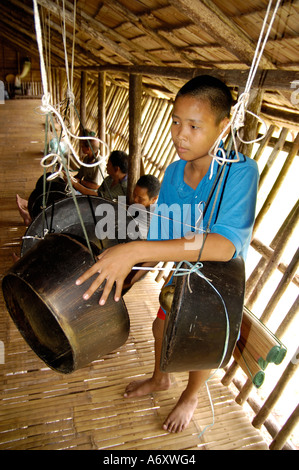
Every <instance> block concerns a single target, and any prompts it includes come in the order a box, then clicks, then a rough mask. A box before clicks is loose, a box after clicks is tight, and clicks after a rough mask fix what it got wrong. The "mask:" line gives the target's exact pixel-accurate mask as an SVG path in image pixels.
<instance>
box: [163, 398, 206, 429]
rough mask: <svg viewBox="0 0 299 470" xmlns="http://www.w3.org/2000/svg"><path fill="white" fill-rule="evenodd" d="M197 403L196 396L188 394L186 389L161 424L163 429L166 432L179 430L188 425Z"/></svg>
mask: <svg viewBox="0 0 299 470" xmlns="http://www.w3.org/2000/svg"><path fill="white" fill-rule="evenodd" d="M197 403H198V399H197V396H194V395H189V394H187V393H186V390H185V391H184V392H183V393H182V395H181V397H180V399H179V401H178V402H177V404H176V406H175V407H174V409H173V410H172V412H171V413H170V414H169V415H168V417H167V419H166V420H165V422H164V424H163V429H164V430H165V431H168V432H181V431H184V429H186V428H187V426H188V425H189V423H190V421H191V419H192V416H193V414H194V411H195V410H196V407H197Z"/></svg>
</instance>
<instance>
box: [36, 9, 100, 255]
mask: <svg viewBox="0 0 299 470" xmlns="http://www.w3.org/2000/svg"><path fill="white" fill-rule="evenodd" d="M63 6H64V2H63ZM33 11H34V22H35V30H36V38H37V44H38V50H39V57H40V69H41V78H42V85H43V97H42V105H41V110H42V112H44V113H45V115H46V116H50V117H51V119H52V125H53V129H54V131H55V133H56V129H55V125H54V123H53V115H55V116H56V118H57V119H58V121H59V123H60V125H61V135H62V133H64V136H65V140H66V143H67V145H68V147H69V149H70V150H71V152H72V154H73V155H74V157H75V159H76V161H77V163H78V164H79V165H80V166H85V167H95V166H99V165H100V164H101V163H102V161H103V160H106V157H107V155H109V147H108V145H107V144H106V143H105V142H103V141H102V140H101V139H98V138H97V137H95V136H80V137H78V136H75V135H74V134H72V133H71V132H70V131H69V130H68V129H67V127H66V125H65V123H64V120H63V119H62V117H61V115H60V113H59V112H58V110H57V109H56V107H55V106H53V105H52V104H51V94H50V93H49V88H48V80H47V73H46V67H45V61H44V54H43V44H42V29H41V24H40V17H39V11H38V5H37V0H33ZM63 11H64V14H65V9H64V10H63ZM74 15H75V13H74ZM74 18H75V16H74ZM74 33H75V22H74ZM65 36H66V34H65V21H64V34H63V43H64V49H65V57H66V41H65ZM74 36H75V34H74V35H73V38H74ZM74 44H75V42H74V40H73V57H74ZM65 62H66V73H67V82H68V101H69V102H71V103H73V102H74V99H73V93H72V91H71V86H72V80H71V81H70V78H69V71H68V61H67V59H66V60H65ZM70 137H72V138H73V139H78V140H87V141H90V140H95V141H97V142H99V143H102V144H103V145H104V146H105V148H106V149H107V155H105V156H104V157H101V156H100V157H99V158H98V159H96V161H95V162H93V163H85V162H83V161H81V160H80V157H79V156H78V154H77V152H76V150H75V148H74V146H73V144H72V142H71V139H70ZM89 145H90V144H89ZM50 159H51V160H50ZM41 165H42V166H43V168H44V170H45V169H46V168H49V167H53V166H54V165H55V166H58V170H57V171H55V172H53V173H52V174H51V175H50V176H49V177H48V178H47V179H48V180H49V181H51V180H52V179H54V178H56V177H57V176H58V175H59V174H60V173H61V171H62V169H64V170H65V173H66V176H67V181H68V186H69V188H70V191H71V195H72V197H73V200H74V204H75V207H76V210H77V212H78V217H79V220H80V223H81V226H82V229H83V233H84V236H85V238H86V243H87V246H88V248H89V250H90V253H91V255H92V258H93V259H94V255H93V252H92V249H91V246H90V242H89V238H88V235H87V231H86V228H85V225H84V221H83V219H82V216H81V213H80V209H79V206H78V202H77V198H76V194H75V191H74V188H73V186H72V183H71V178H70V175H69V170H68V166H67V164H66V160H65V158H64V156H63V154H62V151H60V146H59V144H58V150H57V152H51V153H48V154H47V155H45V156H44V157H43V158H42V160H41ZM44 204H45V199H44ZM44 204H43V205H44ZM44 207H45V205H44Z"/></svg>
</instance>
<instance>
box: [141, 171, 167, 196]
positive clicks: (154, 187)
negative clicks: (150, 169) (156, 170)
mask: <svg viewBox="0 0 299 470" xmlns="http://www.w3.org/2000/svg"><path fill="white" fill-rule="evenodd" d="M136 186H140V188H146V189H147V194H148V197H149V198H152V197H155V196H158V194H159V191H160V188H161V183H160V181H159V180H158V178H156V176H154V175H143V176H141V177H140V178H139V180H138V181H137V183H136Z"/></svg>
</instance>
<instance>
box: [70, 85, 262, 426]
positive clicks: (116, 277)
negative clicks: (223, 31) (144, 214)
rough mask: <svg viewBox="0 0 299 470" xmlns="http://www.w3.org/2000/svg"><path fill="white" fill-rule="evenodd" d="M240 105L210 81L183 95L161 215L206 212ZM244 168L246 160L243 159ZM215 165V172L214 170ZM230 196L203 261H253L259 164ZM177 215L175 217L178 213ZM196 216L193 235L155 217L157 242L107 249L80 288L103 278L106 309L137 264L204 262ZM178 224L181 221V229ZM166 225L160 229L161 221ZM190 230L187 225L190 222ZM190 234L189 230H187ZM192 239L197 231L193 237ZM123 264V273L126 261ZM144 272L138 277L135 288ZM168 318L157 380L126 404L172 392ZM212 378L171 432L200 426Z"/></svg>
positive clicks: (159, 329) (232, 170)
mask: <svg viewBox="0 0 299 470" xmlns="http://www.w3.org/2000/svg"><path fill="white" fill-rule="evenodd" d="M231 103H232V97H231V93H230V91H229V89H228V88H227V87H226V85H224V83H222V82H221V81H220V80H218V79H216V78H213V77H210V76H199V77H195V78H193V79H192V80H190V81H189V82H188V83H186V84H185V85H184V86H183V87H182V88H181V90H180V91H179V92H178V94H177V96H176V99H175V102H174V108H173V115H172V116H173V122H172V127H171V134H172V139H173V143H174V145H175V148H176V150H177V154H178V156H179V158H180V160H179V161H176V162H174V163H172V164H171V165H170V166H169V167H168V168H167V170H166V172H165V176H164V179H163V182H162V186H161V190H160V194H159V199H158V203H157V210H156V212H157V213H158V214H159V210H160V209H161V207H162V206H163V207H164V210H165V208H166V211H167V208H170V207H171V206H173V205H175V206H176V207H177V208H179V207H184V205H185V208H187V209H188V207H189V208H190V210H191V212H192V210H193V209H192V208H193V207H195V208H198V207H200V205H201V206H202V207H204V206H205V204H206V203H207V197H208V195H209V193H210V189H211V187H212V185H213V181H214V179H215V178H216V170H217V168H218V165H219V164H218V163H216V162H215V161H213V158H212V157H211V156H210V155H209V151H210V149H211V148H212V146H213V144H214V143H215V142H216V140H217V139H218V137H219V136H220V135H221V133H222V132H223V131H224V129H225V128H226V126H227V124H228V123H229V116H230V109H231ZM237 160H238V159H237ZM212 163H213V164H212ZM225 171H226V175H225V178H224V180H225V188H224V191H223V194H222V196H221V205H220V206H217V207H216V210H215V211H214V212H213V219H212V222H211V226H210V230H209V233H208V234H207V236H206V239H205V243H204V246H203V249H202V253H201V257H200V260H201V261H203V262H204V261H229V260H230V259H231V258H233V257H234V256H237V255H241V256H243V257H245V256H246V251H247V248H248V245H249V242H250V238H251V233H252V227H253V223H254V216H255V204H256V195H257V186H258V169H257V165H256V163H255V162H254V161H253V160H250V159H248V158H246V157H244V156H243V155H241V154H239V161H237V162H234V163H229V164H228V165H227V167H226V170H225ZM212 205H213V200H212V201H211V202H210V203H209V204H208V207H207V211H206V213H205V217H204V220H203V223H202V227H201V228H203V230H205V228H206V225H207V220H208V219H209V216H210V212H211V207H212ZM174 212H175V211H174ZM193 212H194V214H193V218H192V216H191V218H190V217H189V216H188V217H187V219H188V222H190V223H188V225H190V228H191V232H192V231H193V235H192V234H191V236H190V233H188V235H187V233H186V232H184V231H183V232H182V231H180V230H177V231H176V227H175V226H176V225H177V224H176V223H173V226H172V227H169V225H167V226H166V228H165V222H166V224H169V219H170V218H171V216H170V211H168V213H167V216H164V215H165V214H164V215H163V210H162V211H161V213H160V215H161V217H160V219H159V218H158V217H155V216H153V217H152V222H151V227H150V234H149V237H148V240H146V241H132V242H130V243H128V244H120V245H117V246H114V247H112V248H109V249H107V250H106V251H104V252H103V253H101V255H100V256H99V258H98V261H97V263H95V265H94V266H93V267H92V268H90V269H89V270H88V271H86V273H84V274H83V275H82V276H81V277H80V279H78V281H77V284H81V283H82V282H84V281H86V280H87V279H88V278H89V277H91V276H92V275H93V274H95V273H97V272H98V273H99V275H98V277H97V278H96V280H95V281H94V282H93V283H92V285H91V286H90V288H89V289H88V290H87V291H86V293H85V294H84V298H85V299H88V298H89V297H90V295H92V294H93V292H95V290H96V289H97V288H98V287H99V286H100V285H101V284H102V283H103V282H104V281H105V280H106V284H105V288H104V290H103V293H102V296H101V299H100V305H104V303H105V301H106V299H107V297H108V295H109V292H110V291H111V289H112V286H113V285H114V283H115V285H116V288H115V297H114V298H115V300H116V301H117V300H119V298H120V296H121V291H122V285H123V282H124V280H125V278H126V276H127V275H128V273H129V272H130V271H131V268H132V267H133V266H135V265H136V264H137V263H144V265H148V266H153V265H155V264H156V262H158V261H177V262H178V261H190V262H196V261H197V259H198V255H199V252H200V250H201V247H202V241H203V236H202V233H201V231H200V230H199V231H198V230H197V225H196V224H197V221H198V214H196V211H193ZM175 217H176V215H175V216H173V217H172V218H173V221H175ZM158 219H159V220H160V221H163V222H164V225H163V224H162V225H161V226H160V228H158V229H157V230H156V229H155V226H154V224H155V223H156V221H157V220H158ZM183 223H184V220H183ZM182 226H183V225H182ZM187 232H189V230H187ZM120 259H121V260H122V262H121V266H120V262H119V260H120ZM140 273H141V274H143V271H142V272H140V271H139V272H137V274H136V276H135V280H137V278H138V276H140V275H141V274H140ZM164 318H165V314H164V312H163V311H162V309H159V312H158V316H157V318H156V319H155V321H154V324H153V334H154V338H155V369H154V372H153V375H152V377H151V378H149V379H146V380H143V381H135V382H132V383H130V384H129V385H128V386H127V388H126V392H125V395H124V396H125V397H126V398H130V397H135V396H143V395H145V394H149V393H151V392H153V391H159V390H166V389H168V388H169V387H170V385H171V383H170V375H169V374H168V373H165V372H162V371H161V370H160V356H161V348H162V339H163V328H164ZM210 375H211V371H209V370H202V371H191V372H189V381H188V384H187V387H186V389H185V390H184V392H183V393H182V395H181V397H180V398H179V401H178V403H177V404H176V406H175V407H174V409H173V410H172V411H171V413H170V414H169V416H168V417H167V418H166V420H165V422H164V424H163V428H164V429H165V430H167V431H169V432H179V431H183V430H184V429H185V428H186V427H187V426H188V424H189V422H190V420H191V419H192V416H193V413H194V411H195V409H196V407H197V403H198V391H199V389H200V387H201V386H202V385H203V384H204V382H205V381H206V380H207V379H208V377H209V376H210Z"/></svg>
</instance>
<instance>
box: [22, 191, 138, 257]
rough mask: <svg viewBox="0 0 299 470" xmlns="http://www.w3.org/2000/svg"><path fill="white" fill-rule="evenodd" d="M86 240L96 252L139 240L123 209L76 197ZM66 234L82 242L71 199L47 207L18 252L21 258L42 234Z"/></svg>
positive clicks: (133, 224)
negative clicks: (95, 248)
mask: <svg viewBox="0 0 299 470" xmlns="http://www.w3.org/2000/svg"><path fill="white" fill-rule="evenodd" d="M76 201H77V204H78V207H79V212H80V214H81V217H82V220H83V222H84V227H85V229H86V232H87V236H88V239H89V241H90V242H91V243H93V244H95V245H96V246H97V247H98V248H99V249H101V250H102V249H106V248H108V247H109V246H113V245H115V244H117V243H119V242H121V243H123V242H127V241H130V240H133V239H136V238H139V237H141V235H140V234H139V232H138V227H137V225H136V223H135V221H134V219H133V218H132V217H131V216H130V215H129V214H128V212H127V211H126V206H125V205H119V204H118V203H117V202H113V201H108V200H106V199H103V198H100V197H97V196H77V197H76ZM47 232H49V233H66V234H71V235H72V236H77V237H79V238H82V239H84V237H85V235H84V232H83V228H82V224H81V221H80V217H79V214H78V210H77V207H76V205H75V202H74V200H73V198H71V197H68V198H66V199H62V200H60V201H56V202H55V203H53V204H50V205H49V206H48V207H47V208H46V209H45V210H44V211H43V212H41V213H40V214H39V215H38V216H37V217H36V218H35V219H34V220H33V222H32V223H31V225H30V226H29V227H28V229H27V231H26V233H25V236H24V239H23V243H22V249H21V255H22V256H23V255H24V254H25V253H26V251H27V250H28V249H30V248H31V247H32V246H33V245H34V244H35V243H36V242H37V241H38V239H40V238H43V237H44V234H45V233H47Z"/></svg>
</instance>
